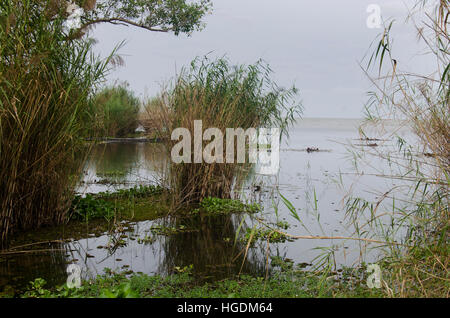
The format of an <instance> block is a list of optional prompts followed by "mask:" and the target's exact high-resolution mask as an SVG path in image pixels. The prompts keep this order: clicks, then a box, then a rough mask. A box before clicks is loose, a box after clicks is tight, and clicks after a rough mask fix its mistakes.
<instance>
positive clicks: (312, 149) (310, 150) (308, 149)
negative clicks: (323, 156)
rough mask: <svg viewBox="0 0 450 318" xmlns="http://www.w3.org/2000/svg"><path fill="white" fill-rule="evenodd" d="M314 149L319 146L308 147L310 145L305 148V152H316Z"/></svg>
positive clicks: (317, 149)
mask: <svg viewBox="0 0 450 318" xmlns="http://www.w3.org/2000/svg"><path fill="white" fill-rule="evenodd" d="M316 151H319V148H310V147H308V148H306V152H307V153H310V152H316Z"/></svg>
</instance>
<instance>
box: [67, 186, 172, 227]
mask: <svg viewBox="0 0 450 318" xmlns="http://www.w3.org/2000/svg"><path fill="white" fill-rule="evenodd" d="M162 193H163V188H161V187H160V186H152V185H151V186H143V185H140V186H135V187H133V188H130V189H120V190H118V191H116V192H100V193H97V194H86V195H85V196H80V195H78V196H76V197H75V198H74V200H73V201H72V206H71V209H70V213H71V219H72V220H79V221H85V222H87V221H89V220H94V219H101V218H104V219H106V220H107V221H111V220H112V219H114V218H132V219H135V220H136V219H153V218H155V217H156V216H157V215H159V216H161V213H162V212H161V211H165V209H162V208H161V206H160V204H158V199H161V196H160V195H161V194H162ZM161 202H163V200H161ZM161 204H162V203H161Z"/></svg>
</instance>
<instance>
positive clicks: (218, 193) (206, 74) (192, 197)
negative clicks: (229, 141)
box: [152, 58, 301, 204]
mask: <svg viewBox="0 0 450 318" xmlns="http://www.w3.org/2000/svg"><path fill="white" fill-rule="evenodd" d="M270 74H271V69H270V68H269V66H267V65H266V64H264V63H263V62H261V61H260V62H257V63H255V64H253V65H248V66H246V65H242V66H234V65H231V64H230V63H229V61H227V60H226V59H218V60H215V61H209V60H208V59H207V58H205V59H196V60H194V61H193V62H192V63H191V67H190V68H188V69H183V70H182V72H181V74H180V75H179V76H178V77H177V78H176V80H175V82H174V86H173V88H172V89H170V90H167V91H165V92H163V93H162V94H161V95H160V97H159V98H158V101H157V102H153V104H152V105H153V106H152V109H154V108H155V107H158V105H159V109H160V111H158V114H159V115H158V116H159V118H158V120H157V121H155V122H154V123H153V125H156V126H157V127H156V130H157V132H158V135H159V136H161V138H162V140H163V142H164V144H165V147H166V150H167V153H168V155H169V156H170V155H171V150H172V148H173V147H174V146H175V144H176V143H177V142H178V141H175V140H172V139H171V134H172V132H173V131H174V130H175V129H177V128H185V129H187V130H188V131H189V132H190V134H191V136H194V121H196V120H201V121H202V126H203V129H207V128H212V127H214V128H217V129H219V130H220V131H221V132H222V133H223V135H224V137H225V138H226V134H225V132H226V128H235V129H237V128H242V129H244V130H247V129H248V128H255V129H257V128H260V127H278V128H280V129H281V131H282V133H286V132H287V127H288V126H289V124H290V123H292V122H293V120H294V118H295V116H296V115H297V114H299V113H300V110H301V108H300V105H299V104H298V103H297V102H296V100H295V96H296V94H297V89H296V88H295V87H292V88H290V89H283V88H280V87H278V86H277V85H276V84H275V83H274V82H273V81H272V80H270ZM155 105H156V106H155ZM243 114H245V116H244V115H243ZM202 133H203V132H202ZM234 142H235V143H236V137H234ZM203 143H204V145H203V148H204V146H206V142H203ZM235 148H236V147H235ZM215 151H216V154H218V152H217V151H218V150H217V149H216V150H215ZM191 153H192V158H191V160H190V162H192V163H187V162H185V161H183V162H181V163H176V164H175V163H173V164H171V165H170V174H169V175H168V177H169V178H168V184H169V188H170V189H171V191H172V192H173V198H174V202H175V204H180V203H199V202H200V201H201V200H202V199H203V198H206V197H217V198H223V199H227V198H230V193H231V191H232V188H233V186H235V185H238V184H239V183H240V180H242V178H243V176H244V175H245V173H243V169H242V168H243V167H245V166H247V165H246V164H244V163H230V162H228V163H225V161H223V162H220V160H219V161H218V160H214V162H212V163H194V162H195V161H194V153H195V151H192V152H191ZM234 156H235V157H237V152H235V154H234ZM234 162H237V160H234Z"/></svg>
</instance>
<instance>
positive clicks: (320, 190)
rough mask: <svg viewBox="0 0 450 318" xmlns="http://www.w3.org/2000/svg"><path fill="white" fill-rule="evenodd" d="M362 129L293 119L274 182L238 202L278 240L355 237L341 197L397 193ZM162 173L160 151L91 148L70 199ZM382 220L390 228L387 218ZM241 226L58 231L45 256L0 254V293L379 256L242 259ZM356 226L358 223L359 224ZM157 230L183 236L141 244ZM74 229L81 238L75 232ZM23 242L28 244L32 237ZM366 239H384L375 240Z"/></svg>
mask: <svg viewBox="0 0 450 318" xmlns="http://www.w3.org/2000/svg"><path fill="white" fill-rule="evenodd" d="M360 124H361V121H360V120H353V119H303V120H299V121H298V122H297V123H296V124H295V125H294V127H292V129H291V130H290V133H289V135H290V138H289V139H288V140H284V141H283V142H282V144H281V149H280V171H279V173H278V175H276V176H262V175H251V176H250V177H249V178H248V180H247V182H246V184H245V186H244V188H243V189H242V191H241V192H240V195H241V199H242V200H245V201H248V202H257V203H259V204H261V205H262V206H263V207H264V210H263V212H262V213H261V214H258V217H259V218H264V219H265V220H266V222H267V223H277V222H278V221H280V220H281V221H286V222H288V223H289V224H290V228H289V229H287V230H286V232H287V233H290V234H293V235H311V236H325V237H336V236H345V237H354V236H356V235H355V228H354V227H353V226H352V225H349V223H351V222H349V221H350V220H349V218H348V216H346V213H345V204H344V203H345V198H347V197H348V196H350V195H353V196H357V197H361V198H364V199H367V200H374V199H376V198H378V197H380V196H381V195H382V194H383V193H385V192H386V191H388V190H389V189H391V188H392V187H401V186H404V184H402V183H401V182H400V181H398V180H395V179H390V178H383V177H380V175H383V174H385V173H387V172H388V171H390V167H389V165H388V164H387V163H386V162H384V161H381V160H379V159H378V158H377V157H371V156H368V153H369V152H373V151H381V152H385V150H386V151H387V150H389V149H390V148H392V147H393V146H394V145H395V143H396V139H395V138H394V137H391V138H386V135H385V134H381V133H380V132H379V131H378V130H376V129H368V131H369V133H370V135H367V136H362V135H360V133H359V131H358V127H359V125H360ZM384 127H385V131H387V132H390V131H392V132H395V133H396V134H397V135H399V136H401V137H402V138H405V139H410V138H412V134H411V133H410V132H409V130H408V129H406V128H404V127H400V126H399V124H398V123H394V122H386V123H385V125H384ZM366 137H370V138H371V140H372V139H376V138H378V139H381V138H384V139H383V140H377V141H369V140H365V139H364V138H366ZM375 143H376V145H375ZM350 144H353V146H352V147H350ZM307 148H310V149H314V148H318V149H319V151H307ZM358 149H359V150H363V152H362V153H364V154H366V155H367V158H362V161H364V163H363V164H362V163H361V164H360V165H358V168H357V171H358V173H355V171H356V170H355V165H354V163H353V161H354V160H353V159H354V156H353V155H352V151H356V150H358ZM166 165H167V158H165V156H164V151H163V149H162V147H161V145H159V144H152V143H108V144H103V145H99V146H97V147H96V149H94V152H93V154H92V157H91V158H90V160H89V161H88V162H87V164H86V168H85V172H84V174H83V178H82V182H81V183H80V186H79V188H78V192H80V193H96V192H103V191H114V190H116V189H119V188H128V187H133V186H135V185H139V184H143V185H148V184H158V183H159V182H160V180H161V179H162V178H163V174H162V171H164V170H165V167H166ZM256 189H257V190H258V191H255V190H256ZM281 195H282V196H284V197H285V198H286V199H288V200H289V201H290V202H291V203H292V205H293V206H294V207H295V208H296V211H297V213H298V215H299V217H300V219H301V222H299V221H298V220H296V219H295V218H294V217H293V216H292V214H291V213H290V211H289V209H288V207H287V206H286V205H285V204H284V203H283V202H282V200H281ZM387 202H389V201H387ZM388 205H389V204H387V206H384V205H383V204H381V205H380V207H379V208H378V209H379V211H382V212H386V211H389V206H388ZM242 218H244V220H242ZM380 220H382V221H383V222H390V221H391V220H390V218H380ZM241 221H242V223H243V224H245V226H244V227H245V228H252V227H253V226H255V225H257V226H261V225H260V224H259V222H258V221H257V220H256V219H254V218H252V217H249V216H237V215H233V216H223V217H215V218H212V217H211V218H202V219H200V218H192V219H188V220H186V219H183V220H180V219H177V218H174V217H172V218H166V219H164V220H157V221H143V222H132V223H126V222H125V223H123V224H122V225H121V230H120V231H118V232H116V233H113V234H111V233H107V232H105V231H100V230H99V231H96V232H89V231H86V232H85V233H84V234H82V235H81V237H82V238H81V239H80V238H79V237H78V238H77V239H73V234H72V233H71V232H70V231H69V230H66V229H64V227H63V228H58V230H56V231H55V232H54V234H52V235H53V236H52V239H54V240H61V242H60V243H48V244H46V245H45V246H44V247H42V246H41V247H42V248H45V249H47V251H45V252H42V253H25V254H17V255H9V256H1V258H0V290H1V289H2V288H5V287H6V286H13V287H17V288H23V286H24V285H25V284H26V283H27V282H28V281H30V280H32V279H34V278H37V277H42V278H44V279H46V280H47V281H48V284H49V286H53V285H57V284H63V283H64V282H65V281H66V279H67V273H66V267H67V265H68V264H77V265H79V266H80V267H81V268H82V277H83V278H89V277H95V276H96V275H98V274H102V273H104V269H105V268H109V269H112V270H115V271H134V272H142V273H146V274H161V275H167V274H170V273H173V272H175V271H176V270H177V269H178V268H183V267H185V266H189V265H193V271H194V273H195V274H196V275H197V276H198V277H201V279H206V280H214V279H223V278H226V277H233V276H234V275H237V274H238V273H239V272H241V273H246V274H252V275H264V274H265V272H266V262H268V261H267V260H268V259H269V263H270V259H271V257H273V256H280V257H283V258H288V259H291V260H293V261H294V262H296V263H304V264H305V266H306V265H307V264H311V263H312V262H313V261H314V259H315V258H316V257H320V256H321V255H324V252H325V251H326V250H328V251H332V255H333V262H335V264H336V266H337V267H341V266H343V265H346V266H351V265H354V264H358V263H360V262H362V261H364V262H369V263H370V262H376V260H377V257H378V253H379V252H378V251H377V250H372V248H373V247H375V246H377V244H374V243H367V242H364V241H354V240H340V239H333V240H331V239H298V240H295V241H292V242H284V243H276V244H275V243H271V244H269V245H267V242H257V243H256V244H255V245H254V247H252V248H250V249H249V252H248V254H247V255H245V253H243V252H242V251H243V250H244V249H245V243H243V242H237V243H236V244H235V243H234V237H235V236H236V232H237V229H238V227H239V225H240V224H241ZM359 221H360V222H361V223H364V219H363V218H362V219H361V220H359ZM161 225H164V226H166V227H167V226H169V227H177V228H180V226H181V228H184V229H186V231H181V233H178V234H175V235H171V236H164V235H156V239H152V240H147V241H146V240H145V238H146V237H148V235H149V233H151V232H152V229H154V228H155V226H161ZM367 230H368V231H370V230H372V229H370V228H367ZM79 231H80V232H83V229H79ZM400 234H401V233H400ZM28 235H29V236H30V238H32V237H33V235H35V233H28ZM114 236H115V237H114ZM369 237H371V238H374V239H382V238H381V237H379V236H377V233H375V232H373V233H371V234H370V235H369ZM114 239H121V240H122V241H123V243H122V244H120V245H117V246H115V247H114V248H113V249H111V248H109V249H106V248H103V247H105V246H108V245H111V241H112V240H114ZM268 256H269V258H268ZM306 268H308V267H306ZM269 272H270V270H269Z"/></svg>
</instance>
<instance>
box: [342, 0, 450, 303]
mask: <svg viewBox="0 0 450 318" xmlns="http://www.w3.org/2000/svg"><path fill="white" fill-rule="evenodd" d="M414 8H415V9H418V10H416V11H417V12H418V14H424V15H423V17H425V21H423V20H421V22H420V23H416V22H415V18H414V15H412V14H411V15H410V16H409V18H410V19H411V20H412V21H413V22H414V28H415V29H416V30H417V37H418V40H419V43H420V44H425V46H426V47H427V48H428V53H429V54H431V55H432V56H433V57H434V60H435V61H436V65H435V67H434V69H435V72H434V73H432V74H431V73H430V74H431V75H429V74H415V73H412V72H411V71H408V70H402V69H401V65H402V64H401V61H399V60H398V58H397V57H396V51H395V49H396V47H395V45H394V43H393V38H392V30H393V29H394V28H395V24H394V21H389V22H388V23H387V24H386V26H385V29H384V30H383V33H382V34H380V37H379V40H378V41H377V42H376V47H375V48H374V49H373V54H372V55H371V56H370V60H369V61H368V62H367V68H366V72H367V75H368V76H369V78H370V79H371V81H372V83H373V84H374V86H375V87H376V89H377V90H376V91H374V92H370V94H369V96H370V99H369V103H368V105H367V106H366V117H367V123H368V124H372V125H373V124H379V126H382V123H383V121H382V120H380V119H382V118H389V119H395V120H397V121H398V122H399V123H404V124H403V125H408V127H407V128H410V127H411V128H412V131H413V132H414V133H415V137H416V140H417V141H416V143H415V144H408V143H407V142H406V141H405V140H404V139H403V138H402V137H401V136H397V145H396V148H395V149H393V152H388V151H386V150H385V149H377V148H373V149H372V151H367V150H366V152H365V154H364V155H365V156H375V157H376V158H378V159H379V160H383V161H385V162H387V163H388V164H389V166H390V167H391V168H392V170H391V171H388V172H385V171H382V172H379V174H382V175H383V177H385V178H392V179H396V180H398V182H402V185H403V186H402V187H399V186H397V187H396V186H394V187H392V188H391V189H389V190H388V191H386V192H384V193H379V195H378V199H377V200H376V201H374V202H373V201H368V200H364V199H362V198H359V197H353V196H348V197H347V198H346V214H347V217H348V219H349V220H351V221H352V224H353V225H354V227H355V233H356V234H357V235H360V236H364V237H367V236H368V235H369V233H372V234H373V233H376V234H377V235H381V237H382V238H383V239H384V240H385V241H386V242H394V241H398V240H400V241H401V243H402V244H401V245H398V244H386V246H385V248H384V259H383V260H382V261H381V262H380V264H382V267H383V269H384V271H383V287H384V290H385V292H386V293H387V294H388V295H390V296H396V297H448V295H449V293H450V287H449V284H448V266H449V263H448V262H449V257H448V253H449V249H448V243H449V235H448V229H449V200H448V199H449V197H448V194H449V192H448V189H449V185H450V174H449V172H450V160H449V158H450V144H449V142H448V141H449V137H450V136H449V131H450V126H449V125H450V120H449V119H450V118H449V116H450V100H449V98H450V53H449V47H450V37H449V34H448V30H447V26H448V21H447V20H448V17H449V5H448V2H447V1H427V2H425V1H416V2H415V5H414ZM423 17H421V19H422V18H423ZM420 50H421V51H422V50H423V49H422V48H420ZM375 64H376V66H377V73H378V75H377V76H376V77H375V76H370V75H369V72H370V68H371V67H372V66H373V65H375ZM382 70H387V71H386V73H385V74H381V72H382ZM380 75H383V76H380ZM360 132H361V135H362V139H365V140H368V138H367V134H366V132H365V126H364V125H363V126H362V127H361V128H360ZM394 137H395V136H394ZM355 153H356V155H358V152H357V151H355ZM362 157H363V156H359V158H362ZM357 162H359V161H357ZM403 189H407V191H406V192H405V191H404V190H403ZM399 197H401V199H399ZM386 221H387V222H386Z"/></svg>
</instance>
